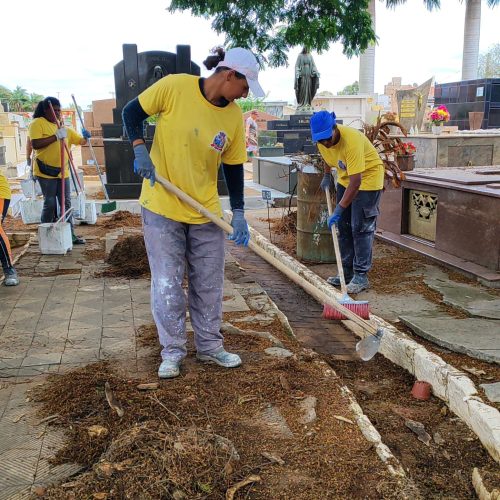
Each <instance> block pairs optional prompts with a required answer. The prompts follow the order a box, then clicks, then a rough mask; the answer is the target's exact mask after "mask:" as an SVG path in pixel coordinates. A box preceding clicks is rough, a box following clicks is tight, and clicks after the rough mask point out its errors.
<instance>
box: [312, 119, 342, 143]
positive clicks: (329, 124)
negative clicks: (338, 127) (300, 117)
mask: <svg viewBox="0 0 500 500" xmlns="http://www.w3.org/2000/svg"><path fill="white" fill-rule="evenodd" d="M336 123H337V117H336V116H335V113H334V112H333V111H332V112H331V113H328V111H318V112H317V113H314V114H313V115H312V116H311V120H310V121H309V125H310V126H311V134H312V140H313V142H318V141H321V140H322V139H328V138H330V137H331V136H332V135H333V127H334V126H335V124H336Z"/></svg>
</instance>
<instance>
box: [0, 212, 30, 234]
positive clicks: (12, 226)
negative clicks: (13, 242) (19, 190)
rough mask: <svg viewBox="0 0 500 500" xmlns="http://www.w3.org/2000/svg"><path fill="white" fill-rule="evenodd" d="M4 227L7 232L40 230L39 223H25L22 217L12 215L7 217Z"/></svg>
mask: <svg viewBox="0 0 500 500" xmlns="http://www.w3.org/2000/svg"><path fill="white" fill-rule="evenodd" d="M2 227H3V229H4V231H5V232H7V233H15V232H35V231H38V224H25V223H24V222H23V220H22V219H21V217H12V216H11V215H7V216H6V217H5V220H4V221H3V223H2Z"/></svg>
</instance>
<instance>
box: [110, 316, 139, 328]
mask: <svg viewBox="0 0 500 500" xmlns="http://www.w3.org/2000/svg"><path fill="white" fill-rule="evenodd" d="M133 324H134V317H133V316H132V314H131V313H130V314H127V315H123V316H118V315H114V314H113V315H111V314H106V313H105V314H104V315H103V317H102V325H103V326H104V327H106V328H123V327H125V328H126V327H127V326H130V325H133Z"/></svg>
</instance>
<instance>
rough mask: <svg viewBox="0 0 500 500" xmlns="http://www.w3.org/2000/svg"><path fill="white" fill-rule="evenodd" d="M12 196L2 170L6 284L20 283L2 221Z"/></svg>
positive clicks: (0, 246)
mask: <svg viewBox="0 0 500 500" xmlns="http://www.w3.org/2000/svg"><path fill="white" fill-rule="evenodd" d="M11 196H12V193H11V190H10V186H9V182H8V181H7V178H6V177H5V175H3V174H2V173H1V172H0V263H1V264H2V269H3V273H4V277H5V279H4V280H3V284H4V285H5V286H16V285H19V278H18V276H17V272H16V270H15V268H14V266H13V265H12V253H11V251H10V243H9V238H8V237H7V235H6V234H5V231H4V230H3V228H2V223H3V220H4V219H5V216H6V215H7V210H8V208H9V204H10V198H11Z"/></svg>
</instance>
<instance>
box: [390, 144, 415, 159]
mask: <svg viewBox="0 0 500 500" xmlns="http://www.w3.org/2000/svg"><path fill="white" fill-rule="evenodd" d="M395 151H396V154H397V155H398V156H403V155H413V154H415V152H416V151H417V148H416V146H415V144H413V142H401V143H400V144H398V145H397V147H396V148H395Z"/></svg>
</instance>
